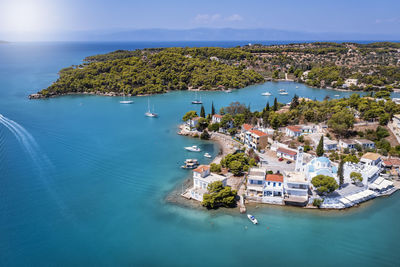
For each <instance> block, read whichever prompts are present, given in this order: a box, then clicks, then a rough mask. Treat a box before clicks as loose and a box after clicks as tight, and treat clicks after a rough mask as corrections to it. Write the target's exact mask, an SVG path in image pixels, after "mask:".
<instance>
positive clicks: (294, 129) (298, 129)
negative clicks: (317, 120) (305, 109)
mask: <svg viewBox="0 0 400 267" xmlns="http://www.w3.org/2000/svg"><path fill="white" fill-rule="evenodd" d="M286 128H288V129H289V130H291V131H292V132H301V128H300V127H299V126H286Z"/></svg>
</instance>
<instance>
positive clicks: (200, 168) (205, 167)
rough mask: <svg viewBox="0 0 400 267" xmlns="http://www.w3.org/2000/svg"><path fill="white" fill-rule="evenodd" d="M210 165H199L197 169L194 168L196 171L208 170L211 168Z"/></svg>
mask: <svg viewBox="0 0 400 267" xmlns="http://www.w3.org/2000/svg"><path fill="white" fill-rule="evenodd" d="M209 169H210V166H208V165H200V166H199V167H197V168H196V169H194V170H193V171H194V172H205V171H206V170H209Z"/></svg>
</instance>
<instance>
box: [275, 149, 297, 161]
mask: <svg viewBox="0 0 400 267" xmlns="http://www.w3.org/2000/svg"><path fill="white" fill-rule="evenodd" d="M276 156H277V157H278V158H285V159H289V160H296V158H297V151H296V150H292V149H288V148H284V147H279V148H278V149H277V150H276Z"/></svg>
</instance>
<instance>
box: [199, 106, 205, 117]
mask: <svg viewBox="0 0 400 267" xmlns="http://www.w3.org/2000/svg"><path fill="white" fill-rule="evenodd" d="M200 117H202V118H205V117H206V112H205V110H204V106H203V105H201V110H200Z"/></svg>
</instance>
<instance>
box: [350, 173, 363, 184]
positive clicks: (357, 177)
mask: <svg viewBox="0 0 400 267" xmlns="http://www.w3.org/2000/svg"><path fill="white" fill-rule="evenodd" d="M350 179H351V180H352V181H353V183H357V182H362V180H363V178H362V175H361V173H359V172H351V173H350Z"/></svg>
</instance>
